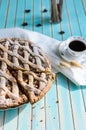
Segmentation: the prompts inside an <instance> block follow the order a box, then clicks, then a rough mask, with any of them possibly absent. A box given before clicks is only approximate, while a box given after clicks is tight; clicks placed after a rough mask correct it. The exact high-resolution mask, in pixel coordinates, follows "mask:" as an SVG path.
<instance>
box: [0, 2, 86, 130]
mask: <svg viewBox="0 0 86 130" xmlns="http://www.w3.org/2000/svg"><path fill="white" fill-rule="evenodd" d="M77 2H78V3H77ZM50 7H51V6H50V0H0V28H9V27H20V28H25V29H28V30H33V31H37V32H39V33H42V34H45V35H48V36H50V37H53V38H55V39H58V40H66V39H67V38H68V37H70V36H72V35H79V36H83V37H85V38H86V24H85V23H86V0H64V3H63V13H62V21H61V22H60V23H51V22H50V14H51V12H50V11H51V9H50ZM0 130H86V86H76V85H75V84H73V83H72V82H71V81H70V80H68V79H67V78H66V77H65V76H63V75H62V74H61V73H59V74H57V75H56V79H55V82H54V83H53V85H52V88H51V89H50V91H49V92H48V93H47V94H46V96H45V97H44V98H42V100H40V101H39V102H37V103H36V104H34V105H32V106H31V105H30V104H29V103H28V104H27V105H25V106H22V107H20V108H16V109H12V110H7V111H0Z"/></svg>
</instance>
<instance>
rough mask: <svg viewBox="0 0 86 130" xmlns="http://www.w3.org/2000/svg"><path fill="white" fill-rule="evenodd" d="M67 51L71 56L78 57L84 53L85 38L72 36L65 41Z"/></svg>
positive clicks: (85, 49)
mask: <svg viewBox="0 0 86 130" xmlns="http://www.w3.org/2000/svg"><path fill="white" fill-rule="evenodd" d="M66 45H67V52H68V53H69V54H70V55H71V56H73V57H78V56H81V55H82V54H84V53H86V39H84V38H83V37H80V36H72V37H70V38H68V40H67V41H66Z"/></svg>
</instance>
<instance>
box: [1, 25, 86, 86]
mask: <svg viewBox="0 0 86 130" xmlns="http://www.w3.org/2000/svg"><path fill="white" fill-rule="evenodd" d="M5 37H16V38H22V39H26V40H31V41H32V42H34V43H36V45H38V46H40V47H41V48H42V49H43V50H44V52H45V53H46V54H47V55H48V57H49V59H50V62H51V65H52V70H53V72H54V73H57V72H61V73H63V74H64V75H65V76H66V77H67V78H69V79H70V80H71V81H72V82H74V83H75V84H76V85H86V69H85V68H86V66H85V65H86V64H84V67H83V68H79V67H71V68H67V67H62V66H60V61H61V60H62V59H61V57H59V55H58V54H57V51H58V46H59V44H60V43H61V41H58V40H55V39H53V38H50V37H48V36H45V35H42V34H40V33H37V32H33V31H29V30H25V29H20V28H8V29H0V38H5Z"/></svg>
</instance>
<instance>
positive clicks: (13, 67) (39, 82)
mask: <svg viewBox="0 0 86 130" xmlns="http://www.w3.org/2000/svg"><path fill="white" fill-rule="evenodd" d="M54 78H55V75H54V74H53V73H52V72H51V65H50V63H49V60H48V58H47V56H46V54H45V53H44V52H43V51H42V49H41V48H40V47H38V46H36V45H35V44H34V43H32V42H30V41H26V40H21V39H17V38H4V39H1V40H0V109H6V108H11V107H16V106H19V105H21V104H24V103H27V102H30V103H31V104H34V103H35V102H37V101H38V100H40V99H41V98H42V97H43V96H44V95H45V94H46V93H47V91H48V90H49V89H50V87H51V85H52V83H53V81H54Z"/></svg>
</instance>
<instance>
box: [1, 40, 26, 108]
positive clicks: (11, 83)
mask: <svg viewBox="0 0 86 130" xmlns="http://www.w3.org/2000/svg"><path fill="white" fill-rule="evenodd" d="M5 47H6V48H8V42H6V44H5ZM3 57H4V58H5V59H7V58H8V55H7V52H5V53H4V56H3ZM0 67H1V69H0V109H5V108H8V107H15V106H18V105H20V104H23V103H25V102H27V101H28V99H27V97H26V96H25V95H24V94H22V93H21V95H20V92H19V91H20V90H19V88H18V84H17V81H16V79H15V78H14V77H13V76H12V75H11V74H10V72H9V70H8V69H7V64H6V63H5V62H2V64H1V66H0Z"/></svg>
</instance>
